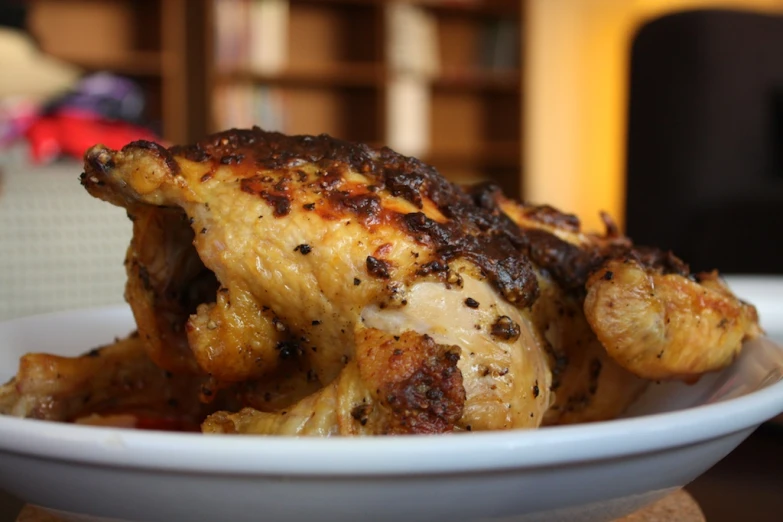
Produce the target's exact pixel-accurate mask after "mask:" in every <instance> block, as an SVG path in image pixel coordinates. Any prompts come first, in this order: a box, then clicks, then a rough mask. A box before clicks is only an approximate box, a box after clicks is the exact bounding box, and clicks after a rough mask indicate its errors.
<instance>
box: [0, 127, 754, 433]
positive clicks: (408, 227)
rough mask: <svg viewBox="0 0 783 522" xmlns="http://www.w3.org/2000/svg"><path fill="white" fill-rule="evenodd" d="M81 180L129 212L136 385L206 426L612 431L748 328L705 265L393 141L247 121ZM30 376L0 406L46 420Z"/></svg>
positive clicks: (13, 385) (747, 309)
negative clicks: (603, 425)
mask: <svg viewBox="0 0 783 522" xmlns="http://www.w3.org/2000/svg"><path fill="white" fill-rule="evenodd" d="M82 184H83V185H84V186H85V187H86V189H87V190H88V191H89V193H90V194H92V195H93V196H95V197H98V198H100V199H103V200H105V201H108V202H110V203H113V204H115V205H119V206H122V207H124V208H126V209H127V212H128V216H129V217H130V219H131V220H132V221H133V240H132V242H131V244H130V246H129V249H128V251H127V255H126V260H125V264H126V269H127V274H128V282H127V287H126V299H127V301H128V302H129V304H130V306H131V309H132V311H133V314H134V317H135V320H136V325H137V327H138V333H137V334H136V335H135V336H134V337H133V340H132V341H130V340H127V339H126V340H122V341H119V342H118V344H120V345H122V344H123V343H124V344H126V345H127V343H132V345H133V346H134V347H137V348H138V349H136V350H134V351H133V354H134V355H133V357H135V358H136V359H139V354H140V353H143V358H146V360H148V363H146V364H141V365H140V366H139V368H140V369H139V370H138V371H139V372H141V373H142V374H143V375H157V374H158V373H160V372H161V371H163V372H164V373H165V375H167V376H168V378H169V381H170V384H169V387H171V388H172V389H176V390H182V389H186V390H189V391H190V397H191V398H192V400H193V401H196V402H197V403H198V404H199V405H202V406H203V407H196V406H194V405H193V404H191V405H189V408H188V411H189V412H191V417H192V418H193V419H194V420H196V421H201V420H203V424H202V425H201V429H202V430H203V431H205V432H210V433H248V434H281V435H282V434H287V435H322V436H328V435H373V434H412V433H443V432H451V431H472V430H500V429H512V428H535V427H538V426H540V425H542V424H561V423H574V422H586V421H594V420H604V419H611V418H614V417H616V416H618V415H620V414H622V412H623V411H624V410H625V409H626V408H627V406H628V405H629V404H630V403H631V402H633V400H634V399H635V398H636V397H637V396H638V395H639V394H640V393H641V392H642V391H643V390H644V388H645V386H646V385H647V383H649V382H650V381H652V380H663V379H683V380H686V381H692V380H695V379H698V377H699V376H700V375H702V374H703V373H705V372H710V371H715V370H719V369H721V368H723V367H725V366H726V365H728V364H730V363H731V362H732V360H733V359H734V358H735V357H736V356H737V354H738V353H739V350H740V349H741V347H742V343H743V341H744V340H745V339H748V338H753V337H755V336H758V335H760V333H761V331H760V329H759V326H758V320H757V316H756V311H755V309H754V308H753V307H752V306H751V305H748V304H746V303H743V302H741V301H740V300H738V299H737V298H736V297H734V296H733V295H732V293H731V292H730V291H729V289H728V288H727V287H726V286H725V285H724V284H723V282H722V281H721V280H720V278H719V277H718V275H717V273H709V274H695V275H692V274H690V273H689V271H688V268H687V266H686V265H685V263H683V262H682V261H681V260H679V259H678V258H676V257H675V256H674V255H672V254H670V253H667V252H661V251H658V250H656V249H652V248H641V247H635V246H634V245H632V243H631V242H630V240H629V239H628V238H626V237H624V236H622V235H621V234H620V233H619V232H618V230H617V227H616V226H615V225H614V224H613V223H612V222H611V220H609V218H608V217H607V218H605V221H606V231H605V233H603V234H602V235H596V234H586V233H583V232H581V231H580V224H579V221H578V220H577V218H576V217H575V216H572V215H568V214H564V213H561V212H559V211H557V210H555V209H553V208H551V207H547V206H531V205H523V204H521V203H517V202H514V201H512V200H510V199H507V198H506V197H504V196H503V195H502V194H501V193H500V192H499V190H498V189H497V188H495V187H494V186H491V185H482V186H476V187H468V188H461V187H458V186H456V185H454V184H452V183H449V182H448V181H446V180H445V179H444V178H443V177H441V176H440V175H439V174H438V173H437V171H436V170H435V169H434V168H432V167H430V166H428V165H426V164H424V163H422V162H420V161H418V160H416V159H413V158H408V157H404V156H401V155H399V154H397V153H395V152H393V151H391V150H390V149H388V148H381V149H373V148H370V147H368V146H365V145H360V144H352V143H347V142H343V141H339V140H336V139H333V138H331V137H328V136H325V135H321V136H284V135H282V134H278V133H269V132H264V131H262V130H260V129H258V128H253V129H250V130H231V131H227V132H223V133H219V134H215V135H213V136H210V137H208V138H206V139H205V140H203V141H201V142H198V143H196V144H195V145H193V146H189V147H172V148H169V149H166V148H164V147H162V146H160V145H157V144H155V143H151V142H146V141H139V142H134V143H131V144H129V145H127V146H126V147H124V148H123V149H122V150H120V151H115V150H110V149H107V148H106V147H103V146H100V145H99V146H95V147H93V148H92V149H90V150H89V151H88V152H87V153H86V155H85V172H84V174H83V175H82ZM80 360H81V359H75V360H74V361H76V362H74V364H78V361H80ZM120 367H121V366H120ZM113 371H116V370H113ZM29 373H30V372H29V371H28V372H26V373H20V375H19V376H17V379H15V380H14V381H11V382H10V383H9V384H8V385H6V386H5V387H4V388H2V389H0V411H2V412H4V413H11V414H21V415H32V416H40V417H43V418H55V419H60V420H68V419H71V418H73V417H74V414H73V412H69V413H68V414H67V415H65V414H62V413H61V412H62V411H66V410H68V408H67V407H66V406H65V405H64V406H62V407H57V406H56V405H57V404H58V401H63V402H65V401H67V400H68V399H67V397H66V396H67V394H59V395H58V394H55V393H51V390H48V391H44V392H41V393H42V394H46V393H48V395H46V398H47V400H48V403H47V404H49V407H48V409H41V408H36V407H32V408H23V407H21V406H20V405H21V404H32V403H36V401H39V402H45V401H44V400H43V398H42V397H35V396H32V397H31V395H30V393H29V392H28V390H29V389H30V387H29V386H28V385H27V384H26V383H27V382H28V381H29V377H25V375H29ZM153 380H154V379H153ZM108 382H111V379H108ZM155 382H157V381H155ZM96 385H97V386H100V383H97V384H95V383H93V384H92V386H93V387H94V386H96ZM107 386H108V384H107ZM156 386H157V385H156ZM55 388H56V386H55ZM91 393H94V392H91ZM166 393H169V394H170V392H168V391H167V392H165V393H163V392H161V395H165V394H166ZM52 404H54V405H55V406H52ZM92 413H98V414H99V413H100V408H94V409H93V411H92ZM199 416H200V417H199Z"/></svg>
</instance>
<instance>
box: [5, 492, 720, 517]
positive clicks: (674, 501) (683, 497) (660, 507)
mask: <svg viewBox="0 0 783 522" xmlns="http://www.w3.org/2000/svg"><path fill="white" fill-rule="evenodd" d="M704 520H705V518H704V514H703V513H702V512H701V509H700V508H699V505H698V504H697V503H696V501H695V500H694V499H693V497H691V496H690V495H689V494H688V493H687V492H686V491H685V490H679V491H675V492H674V493H672V494H670V495H668V496H667V497H664V498H663V499H661V500H659V501H658V502H656V503H654V504H652V505H650V506H647V507H646V508H644V509H642V510H641V511H637V512H636V513H634V514H632V515H629V516H627V517H623V518H621V519H619V520H617V521H616V522H675V521H676V522H704ZM16 522H63V521H62V519H60V518H58V517H56V516H53V515H50V514H49V513H46V512H44V511H41V510H40V509H36V508H34V507H32V506H25V507H24V508H23V509H22V512H21V513H19V516H18V517H17V519H16Z"/></svg>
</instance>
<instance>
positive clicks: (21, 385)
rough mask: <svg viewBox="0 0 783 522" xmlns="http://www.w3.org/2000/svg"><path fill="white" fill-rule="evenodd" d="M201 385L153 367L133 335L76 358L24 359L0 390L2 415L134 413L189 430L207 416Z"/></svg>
mask: <svg viewBox="0 0 783 522" xmlns="http://www.w3.org/2000/svg"><path fill="white" fill-rule="evenodd" d="M199 386H200V380H199V379H194V378H193V377H192V376H183V375H180V376H175V375H172V374H170V373H168V372H166V371H165V370H163V369H161V368H160V367H158V366H156V365H155V364H153V362H152V361H151V360H150V359H149V357H147V354H146V351H145V349H144V345H143V343H142V341H141V339H140V337H139V336H138V335H137V334H133V335H131V336H129V337H127V338H124V339H119V340H117V341H116V342H115V343H113V344H110V345H107V346H104V347H100V348H96V349H94V350H91V351H89V352H87V353H86V354H84V355H82V356H80V357H60V356H55V355H48V354H43V353H31V354H27V355H25V356H23V357H22V359H21V361H20V363H19V372H18V373H17V375H16V377H14V379H12V380H11V381H10V382H9V383H7V384H6V385H4V386H2V387H0V413H2V414H6V415H14V416H18V417H30V418H36V419H45V420H56V421H74V420H78V419H80V418H83V417H86V416H90V415H95V414H135V415H141V416H143V417H145V418H147V419H150V418H157V419H159V420H160V419H165V421H166V424H167V425H168V426H172V425H178V426H180V427H190V428H191V429H192V428H193V427H197V426H198V425H199V423H200V422H201V420H202V419H203V418H204V417H205V416H206V415H207V413H209V411H208V410H207V409H206V408H205V406H204V405H203V404H202V403H201V402H200V401H199V400H198V389H199Z"/></svg>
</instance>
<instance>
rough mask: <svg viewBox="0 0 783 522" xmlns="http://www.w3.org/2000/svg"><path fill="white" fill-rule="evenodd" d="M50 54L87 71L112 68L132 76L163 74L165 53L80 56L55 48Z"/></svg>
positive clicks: (144, 52)
mask: <svg viewBox="0 0 783 522" xmlns="http://www.w3.org/2000/svg"><path fill="white" fill-rule="evenodd" d="M50 54H51V55H53V56H55V57H57V58H60V59H61V60H64V61H66V62H70V63H72V64H74V65H76V66H78V67H81V68H82V69H85V70H87V71H102V70H110V71H113V72H115V73H118V74H125V75H130V76H160V75H161V74H163V63H164V60H163V54H162V53H160V52H158V51H127V52H123V53H121V54H114V55H109V56H100V55H99V56H89V55H84V56H79V55H76V54H73V53H70V54H69V53H61V52H58V51H56V50H53V51H51V52H50Z"/></svg>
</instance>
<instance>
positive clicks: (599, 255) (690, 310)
mask: <svg viewBox="0 0 783 522" xmlns="http://www.w3.org/2000/svg"><path fill="white" fill-rule="evenodd" d="M485 199H487V200H489V201H491V202H494V204H497V205H498V206H499V207H500V208H501V209H502V210H503V212H505V213H506V214H507V215H509V216H510V217H511V219H512V220H514V222H515V223H517V224H518V225H519V226H520V228H521V229H522V235H523V236H525V241H526V243H527V245H528V247H527V250H526V251H527V253H528V255H529V256H530V258H531V260H532V262H533V263H534V265H535V266H537V267H539V269H540V270H541V271H542V272H543V273H544V274H546V276H547V277H549V278H551V279H552V280H553V281H554V282H556V283H557V285H558V287H559V288H560V289H562V290H564V291H566V292H568V293H570V294H571V295H572V296H573V297H574V298H576V299H578V300H579V301H580V302H582V303H583V309H584V316H585V318H586V320H587V322H588V323H589V325H590V328H591V329H592V331H593V333H594V335H595V337H597V339H598V340H599V341H600V343H601V345H602V346H603V347H604V349H605V350H606V351H607V352H608V354H609V356H610V357H611V358H612V359H613V360H614V361H616V362H617V363H618V364H619V365H620V366H622V367H623V368H625V369H626V370H628V371H629V372H631V373H633V374H634V375H636V376H638V377H642V378H644V379H650V380H661V379H684V380H693V379H695V378H698V376H699V375H701V374H703V373H706V372H710V371H715V370H719V369H721V368H724V367H725V366H727V365H728V364H730V363H731V361H733V360H734V358H735V357H736V356H737V354H738V353H739V350H740V349H741V347H742V343H743V341H745V340H747V339H752V338H755V337H758V336H759V335H761V333H762V331H761V329H760V327H759V324H758V316H757V313H756V309H755V308H754V307H753V306H751V305H749V304H747V303H744V302H742V301H741V300H739V299H738V298H737V297H736V296H734V295H733V294H732V293H731V291H730V290H729V288H728V287H727V286H726V285H725V283H723V282H722V281H721V279H720V278H719V277H718V275H717V272H712V273H705V274H691V273H690V271H689V269H688V266H687V265H686V264H685V263H684V262H683V261H682V260H680V259H679V258H677V257H676V256H674V255H673V254H672V253H670V252H663V251H660V250H658V249H654V248H649V247H640V246H634V245H633V244H632V243H631V240H630V239H629V238H627V237H624V236H622V235H621V234H620V233H619V231H618V230H617V227H616V226H615V225H614V223H613V222H612V221H611V220H610V219H609V218H608V216H604V221H605V222H606V224H607V231H606V233H605V234H604V235H603V236H599V235H594V234H584V233H582V232H581V231H580V226H579V220H578V219H577V218H576V217H575V216H571V215H566V214H562V213H559V212H558V211H556V210H555V209H552V208H550V207H540V206H539V207H537V206H530V205H522V204H519V203H516V202H513V201H510V200H508V199H506V198H504V197H503V196H502V195H499V194H497V193H496V192H495V193H493V194H492V195H491V196H489V197H485ZM588 337H591V336H589V335H586V336H584V337H582V339H583V340H587V339H588ZM602 367H603V368H604V369H605V366H604V365H602ZM613 373H616V372H613Z"/></svg>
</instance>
